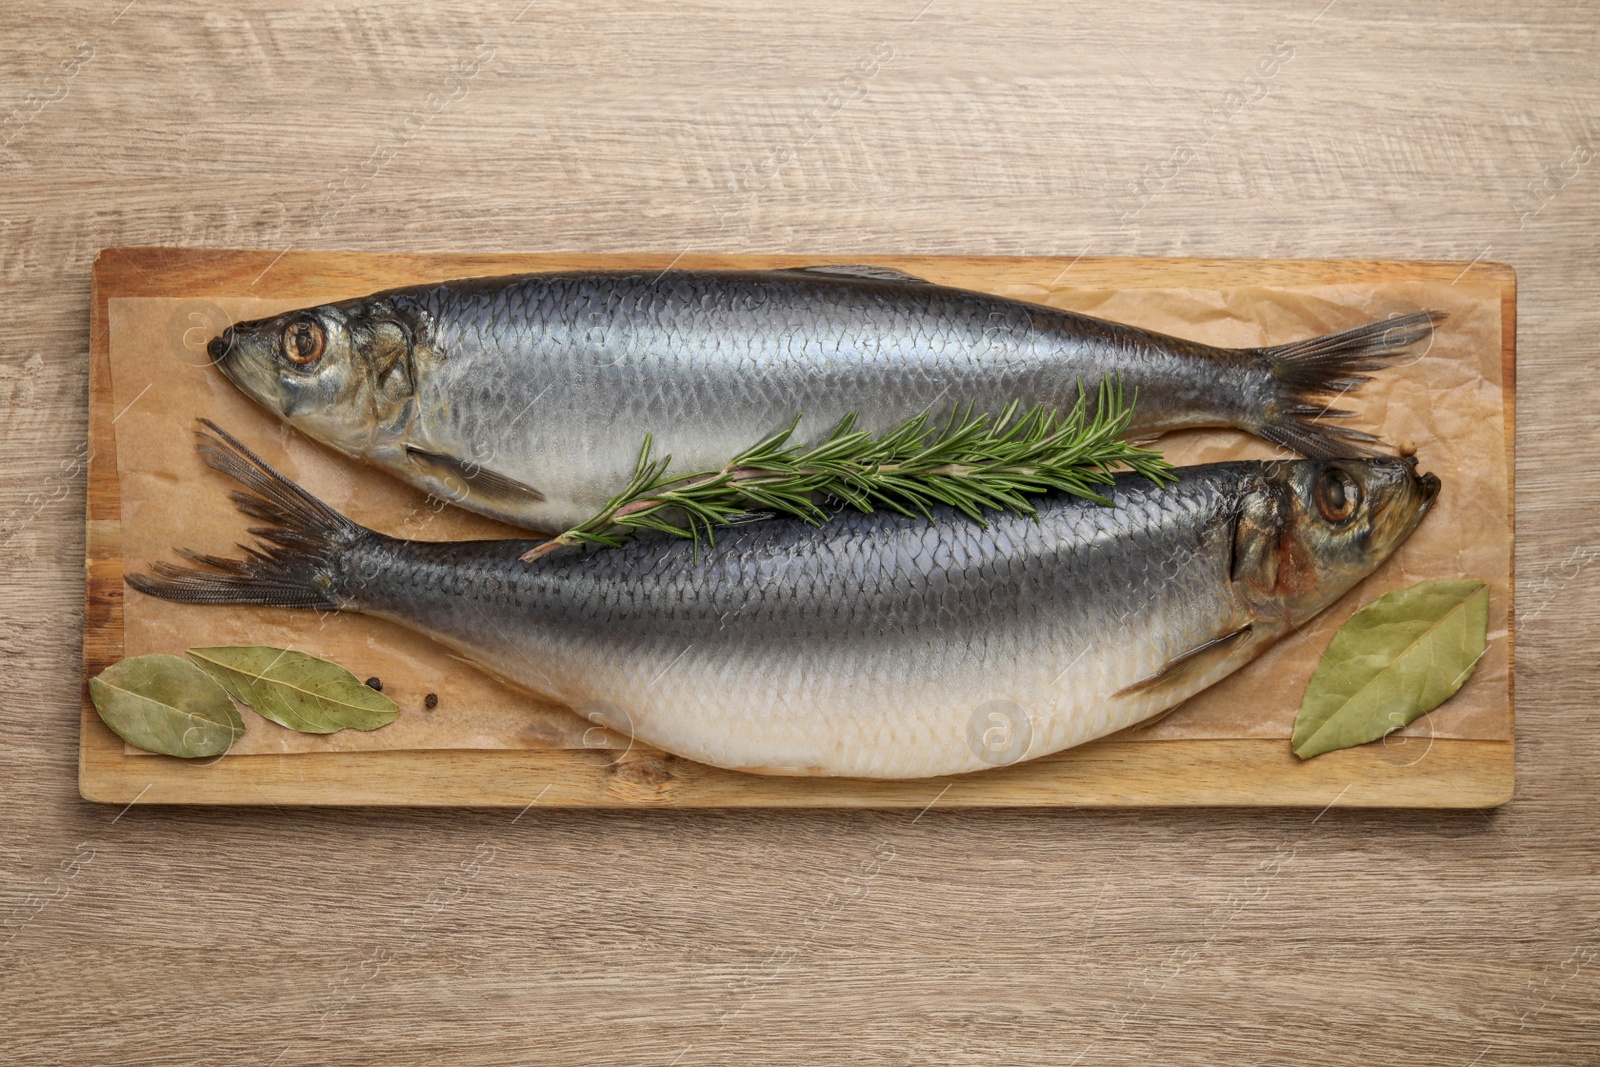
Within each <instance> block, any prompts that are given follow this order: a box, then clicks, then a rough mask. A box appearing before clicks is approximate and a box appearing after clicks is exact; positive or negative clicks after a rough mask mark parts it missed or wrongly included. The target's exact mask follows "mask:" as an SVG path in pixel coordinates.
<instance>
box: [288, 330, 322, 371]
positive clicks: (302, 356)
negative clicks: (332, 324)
mask: <svg viewBox="0 0 1600 1067" xmlns="http://www.w3.org/2000/svg"><path fill="white" fill-rule="evenodd" d="M327 340H328V339H327V335H326V334H324V333H323V332H322V326H321V325H320V324H319V323H316V322H313V321H311V320H309V319H301V320H300V321H299V322H292V323H290V324H289V325H288V326H285V327H284V329H283V355H284V358H286V359H288V360H289V361H290V362H291V363H298V364H300V365H301V366H302V367H304V366H306V365H307V364H311V363H315V362H316V361H317V360H319V359H321V358H322V350H323V348H324V347H325V346H326V344H327Z"/></svg>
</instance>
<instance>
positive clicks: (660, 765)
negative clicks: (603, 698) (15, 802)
mask: <svg viewBox="0 0 1600 1067" xmlns="http://www.w3.org/2000/svg"><path fill="white" fill-rule="evenodd" d="M575 755H576V757H577V758H574V756H575ZM116 756H117V757H118V758H115V759H109V760H108V759H103V758H99V754H96V756H94V757H92V758H91V759H90V760H89V763H88V768H87V772H86V773H85V775H84V776H83V778H82V779H81V783H80V784H81V790H82V794H83V797H84V799H85V800H90V801H95V802H99V803H107V804H129V803H134V802H137V803H141V804H223V805H247V806H248V805H257V804H276V805H280V806H281V805H335V806H375V807H458V806H459V807H522V806H524V805H527V804H529V803H531V802H533V801H535V800H537V802H538V804H539V805H540V806H542V807H552V808H631V809H649V808H733V807H765V808H775V807H776V808H918V807H925V806H928V805H930V804H932V803H934V802H935V801H937V804H938V806H940V807H945V808H956V807H959V808H994V807H1119V808H1122V807H1263V806H1266V807H1317V808H1320V807H1328V806H1338V807H1383V808H1400V807H1404V808H1477V809H1486V808H1492V807H1496V806H1498V805H1501V804H1504V803H1505V802H1506V801H1508V800H1509V799H1510V798H1511V793H1512V763H1513V753H1512V745H1511V743H1510V742H1507V741H1462V740H1444V739H1434V740H1431V741H1430V739H1428V738H1409V739H1406V740H1405V741H1404V742H1403V743H1398V744H1394V745H1385V744H1383V743H1382V742H1375V743H1374V744H1372V745H1370V746H1364V747H1363V748H1359V749H1350V750H1346V751H1344V752H1333V753H1329V754H1328V755H1326V756H1320V757H1318V758H1316V759H1314V760H1309V761H1305V762H1301V761H1299V760H1297V759H1296V758H1295V757H1294V756H1293V755H1292V754H1291V753H1290V751H1289V746H1288V744H1287V743H1286V742H1285V741H1282V740H1262V739H1255V740H1231V741H1184V742H1177V741H1154V742H1151V741H1126V740H1118V739H1108V740H1106V741H1101V742H1097V743H1095V744H1091V745H1086V746H1083V747H1082V748H1079V749H1073V750H1070V751H1068V752H1063V753H1058V754H1057V755H1055V756H1051V757H1046V758H1044V759H1041V760H1036V761H1033V762H1032V763H1027V764H1020V765H1018V766H1016V767H1011V768H1005V769H1002V770H996V771H987V772H984V773H983V774H981V775H971V776H961V777H955V778H948V779H934V780H920V781H905V782H874V781H857V780H842V779H827V778H773V777H759V776H751V775H742V774H739V773H737V772H734V771H723V770H718V769H716V768H713V767H706V766H703V765H701V764H696V763H693V762H691V761H688V760H684V759H680V758H678V757H675V756H669V755H666V754H664V753H660V752H656V751H654V750H650V751H648V752H643V751H636V752H631V753H627V754H625V755H623V756H622V757H618V756H617V754H616V753H614V752H577V753H574V752H571V751H563V752H553V751H548V750H524V751H500V750H496V751H490V750H483V751H468V750H458V751H451V752H439V751H435V752H346V753H316V754H299V755H287V756H239V757H234V758H226V757H224V758H222V759H220V760H217V761H206V765H204V766H191V765H188V764H185V763H182V762H180V761H177V760H173V759H168V758H166V757H153V756H123V755H122V754H121V753H120V752H119V753H116ZM1286 771H1289V772H1292V773H1289V774H1285V772H1286ZM1197 772H1198V773H1197ZM997 788H998V789H999V790H1000V791H1002V792H1003V794H1004V796H1003V797H1002V796H999V795H997V791H996V790H997Z"/></svg>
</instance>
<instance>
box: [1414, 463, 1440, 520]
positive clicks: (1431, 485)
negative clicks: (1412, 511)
mask: <svg viewBox="0 0 1600 1067" xmlns="http://www.w3.org/2000/svg"><path fill="white" fill-rule="evenodd" d="M1416 479H1417V486H1418V487H1419V488H1420V489H1421V490H1422V514H1424V515H1426V514H1427V513H1428V512H1429V511H1431V510H1432V509H1433V502H1434V501H1435V500H1438V499H1439V490H1440V489H1441V488H1443V487H1444V483H1443V482H1441V481H1439V476H1438V475H1437V474H1432V473H1429V474H1420V475H1417V476H1416Z"/></svg>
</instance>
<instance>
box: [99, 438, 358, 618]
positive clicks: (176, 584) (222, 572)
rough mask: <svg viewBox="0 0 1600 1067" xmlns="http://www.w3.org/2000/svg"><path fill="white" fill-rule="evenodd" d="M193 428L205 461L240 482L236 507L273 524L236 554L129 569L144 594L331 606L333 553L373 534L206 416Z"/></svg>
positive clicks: (335, 604) (186, 554)
mask: <svg viewBox="0 0 1600 1067" xmlns="http://www.w3.org/2000/svg"><path fill="white" fill-rule="evenodd" d="M201 422H202V423H203V424H204V426H205V430H197V431H195V436H196V437H197V438H198V439H199V445H198V449H199V452H200V458H201V459H203V460H204V461H205V464H206V466H208V467H210V468H211V469H213V470H216V471H220V472H222V473H223V474H226V475H227V476H228V477H230V478H232V479H233V480H234V481H236V482H238V483H239V484H240V485H241V486H243V488H242V489H235V490H234V491H233V493H232V498H233V502H234V503H235V504H236V505H237V506H238V508H239V510H240V511H242V512H244V513H245V514H246V515H249V516H251V517H252V518H256V519H261V520H263V521H264V522H267V523H269V524H270V525H268V526H264V527H254V528H252V529H251V530H250V532H251V533H253V534H255V535H256V537H257V538H258V539H259V540H258V541H257V543H256V544H255V545H254V546H253V547H251V546H245V545H241V546H239V547H240V548H241V549H242V550H243V551H244V553H245V554H244V556H243V558H241V559H226V558H223V557H221V556H212V555H206V554H203V553H199V552H191V551H188V550H186V549H178V550H177V553H178V555H180V556H182V557H183V558H184V559H186V560H188V561H190V562H191V563H197V564H200V566H199V567H180V566H177V565H175V564H171V563H152V564H151V565H150V570H151V571H152V572H153V573H152V574H130V575H128V576H127V579H126V580H127V583H128V584H129V585H131V586H132V587H133V588H135V589H137V590H139V592H141V593H148V594H149V595H151V596H157V597H161V598H162V599H165V600H176V601H179V602H181V603H185V604H259V605H263V606H267V607H282V608H314V609H322V610H328V611H336V610H338V609H339V608H340V607H341V606H342V605H341V604H340V602H339V599H338V597H337V591H336V578H337V573H338V558H339V556H340V555H341V554H342V553H343V552H344V551H345V550H346V549H348V548H349V547H350V546H351V545H353V544H354V543H356V542H357V541H360V540H362V539H364V538H367V537H372V536H376V535H374V534H373V533H372V532H371V531H370V530H368V529H366V528H365V527H363V526H359V525H357V524H356V523H353V522H351V521H350V520H349V519H347V518H345V517H344V516H343V515H341V514H339V513H338V512H337V511H335V510H333V509H332V508H330V507H329V506H328V505H326V504H324V503H323V502H322V501H320V500H318V499H317V498H316V497H314V496H312V495H311V494H310V493H308V492H306V491H305V490H304V489H302V488H300V487H299V486H298V485H296V484H294V483H293V482H291V481H290V480H289V479H287V478H285V477H284V476H283V475H281V474H279V473H278V472H277V471H275V470H273V469H272V467H271V466H269V465H268V464H267V462H266V461H265V460H263V459H262V458H261V457H260V456H258V455H256V454H255V453H254V452H252V451H250V450H249V449H248V448H246V447H245V446H244V445H242V444H240V443H239V441H238V440H236V439H235V438H234V437H233V436H232V435H231V434H229V433H228V432H227V431H225V430H223V429H222V428H220V427H219V426H217V425H216V423H214V422H212V421H211V420H209V419H202V420H201ZM208 431H209V432H208Z"/></svg>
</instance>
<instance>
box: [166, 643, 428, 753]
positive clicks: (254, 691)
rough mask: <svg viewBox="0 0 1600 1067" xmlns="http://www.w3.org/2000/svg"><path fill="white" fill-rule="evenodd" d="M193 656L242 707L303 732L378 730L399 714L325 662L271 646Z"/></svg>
mask: <svg viewBox="0 0 1600 1067" xmlns="http://www.w3.org/2000/svg"><path fill="white" fill-rule="evenodd" d="M189 658H190V659H192V660H194V661H195V663H197V664H199V665H200V667H201V668H202V669H204V670H205V672H206V673H207V674H209V675H210V676H211V677H213V678H215V679H216V680H217V681H218V682H219V683H221V685H222V687H223V688H224V689H226V690H227V691H228V692H229V693H232V694H233V696H234V698H235V699H236V700H238V701H239V702H240V703H241V704H244V705H246V706H247V707H249V708H250V709H251V710H252V711H254V712H256V714H258V715H261V716H263V717H265V718H268V719H271V720H272V721H273V722H275V723H277V724H278V725H280V726H287V727H288V728H289V729H291V730H298V731H299V732H300V733H303V734H331V733H333V732H335V731H337V730H345V729H352V730H376V729H377V728H378V727H380V726H387V725H389V724H390V723H391V722H394V720H395V718H396V716H398V715H399V714H400V709H399V707H398V706H397V705H396V704H395V702H394V701H392V700H390V699H389V698H388V697H386V696H384V695H383V694H382V693H379V692H377V691H376V690H373V689H369V688H368V687H367V686H366V684H365V683H363V682H362V681H361V679H359V678H357V677H356V676H355V675H353V674H351V673H350V672H349V671H347V670H345V669H344V668H343V667H341V666H339V665H338V664H337V663H329V662H328V661H327V660H325V659H318V658H317V657H315V656H312V655H309V654H307V653H305V652H295V651H292V650H290V649H285V648H272V647H271V646H269V645H223V646H218V647H215V648H191V649H190V650H189Z"/></svg>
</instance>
